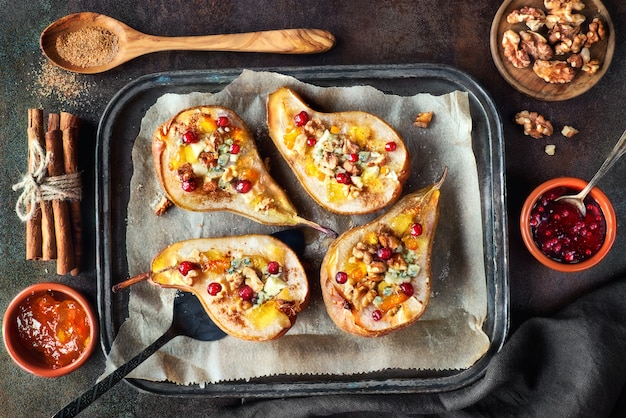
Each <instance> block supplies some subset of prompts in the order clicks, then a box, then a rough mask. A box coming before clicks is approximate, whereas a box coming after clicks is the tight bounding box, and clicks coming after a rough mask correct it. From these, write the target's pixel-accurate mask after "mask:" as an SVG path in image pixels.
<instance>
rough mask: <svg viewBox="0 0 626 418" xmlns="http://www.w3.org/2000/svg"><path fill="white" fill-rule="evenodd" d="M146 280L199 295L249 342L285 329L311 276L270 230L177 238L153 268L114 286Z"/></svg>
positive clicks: (217, 319) (225, 326)
mask: <svg viewBox="0 0 626 418" xmlns="http://www.w3.org/2000/svg"><path fill="white" fill-rule="evenodd" d="M145 279H148V281H149V282H150V283H152V284H154V285H158V286H162V287H165V288H176V289H179V290H182V291H185V292H191V293H193V294H195V295H196V296H197V297H198V299H199V300H200V302H201V303H202V306H203V307H204V309H205V310H206V312H207V313H208V314H209V317H210V318H211V320H213V322H214V323H215V324H216V325H217V326H218V327H220V328H221V329H222V330H223V331H224V332H226V333H227V334H229V335H231V336H233V337H237V338H241V339H244V340H249V341H268V340H273V339H276V338H278V337H280V336H282V335H283V334H285V333H286V332H287V331H288V330H289V329H290V328H291V326H292V325H293V324H294V323H295V321H296V316H297V314H298V313H299V312H300V311H301V310H302V309H304V307H306V305H307V304H308V300H309V285H308V281H307V276H306V273H305V271H304V268H303V267H302V264H300V261H299V259H298V257H297V255H296V254H295V253H294V252H293V251H292V250H291V249H290V248H289V247H288V246H287V245H286V244H284V243H283V242H282V241H280V240H279V239H277V238H274V237H271V236H269V235H244V236H237V237H225V238H197V239H191V240H186V241H180V242H177V243H175V244H172V245H170V246H169V247H167V248H166V249H164V250H163V251H161V252H160V253H159V254H158V255H157V256H156V257H155V258H154V260H153V261H152V266H151V271H150V272H149V273H146V274H142V275H139V276H136V277H134V278H131V279H129V280H128V281H126V282H123V283H121V284H120V285H117V286H116V287H115V288H114V291H117V290H119V289H121V288H124V287H127V286H129V285H131V284H133V283H136V282H138V281H141V280H145Z"/></svg>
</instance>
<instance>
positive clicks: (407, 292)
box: [400, 282, 414, 296]
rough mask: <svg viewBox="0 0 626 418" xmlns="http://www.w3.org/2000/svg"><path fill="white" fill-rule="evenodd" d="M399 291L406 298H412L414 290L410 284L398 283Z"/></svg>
mask: <svg viewBox="0 0 626 418" xmlns="http://www.w3.org/2000/svg"><path fill="white" fill-rule="evenodd" d="M400 290H402V293H404V294H405V295H407V296H413V293H414V290H413V285H412V284H411V283H408V282H407V283H400Z"/></svg>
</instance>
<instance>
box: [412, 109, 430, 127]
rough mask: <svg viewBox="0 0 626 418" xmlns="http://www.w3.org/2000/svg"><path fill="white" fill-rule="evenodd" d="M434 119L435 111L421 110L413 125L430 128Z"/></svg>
mask: <svg viewBox="0 0 626 418" xmlns="http://www.w3.org/2000/svg"><path fill="white" fill-rule="evenodd" d="M432 120H433V112H421V113H420V114H418V115H417V117H416V118H415V121H414V122H413V125H415V126H417V127H418V128H428V125H430V122H431V121H432Z"/></svg>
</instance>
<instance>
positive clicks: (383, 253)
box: [376, 247, 393, 261]
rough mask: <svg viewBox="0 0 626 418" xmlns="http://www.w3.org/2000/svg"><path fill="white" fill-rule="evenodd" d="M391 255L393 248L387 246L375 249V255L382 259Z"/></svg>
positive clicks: (385, 259)
mask: <svg viewBox="0 0 626 418" xmlns="http://www.w3.org/2000/svg"><path fill="white" fill-rule="evenodd" d="M392 255H393V250H392V249H391V248H389V247H382V248H379V249H377V250H376V257H378V258H380V259H381V260H383V261H387V260H389V259H390V258H391V256H392Z"/></svg>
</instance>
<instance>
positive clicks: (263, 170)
mask: <svg viewBox="0 0 626 418" xmlns="http://www.w3.org/2000/svg"><path fill="white" fill-rule="evenodd" d="M152 155H153V159H154V167H155V171H156V175H157V177H158V179H159V182H160V183H161V186H162V187H163V189H164V191H165V193H166V195H167V197H168V198H169V199H170V200H171V201H172V202H173V203H174V204H175V205H177V206H179V207H181V208H184V209H187V210H190V211H196V212H204V211H221V210H225V211H230V212H235V213H238V214H239V215H242V216H245V217H247V218H250V219H252V220H254V221H257V222H260V223H262V224H266V225H281V226H295V225H306V226H310V227H312V228H315V229H317V230H320V231H322V232H324V233H327V234H330V235H335V233H334V232H333V231H331V230H329V229H327V228H324V227H322V226H320V225H318V224H316V223H314V222H312V221H309V220H306V219H303V218H301V217H300V216H298V214H297V211H296V209H295V208H294V206H293V204H292V203H291V202H290V200H289V198H288V197H287V195H286V193H285V191H284V190H283V189H282V188H281V187H280V186H279V185H278V183H277V182H276V181H275V180H274V179H273V178H272V177H271V176H270V174H269V172H268V170H267V167H266V165H265V163H264V162H263V160H262V159H261V157H260V155H259V153H258V150H257V147H256V144H255V142H254V139H253V137H252V134H251V133H250V130H249V129H248V127H247V125H246V124H245V123H244V121H243V120H242V119H241V118H240V117H239V116H238V115H237V114H236V113H235V112H234V111H233V110H231V109H228V108H225V107H220V106H198V107H193V108H190V109H185V110H183V111H181V112H180V113H178V114H177V115H175V116H174V117H172V118H171V119H170V120H168V121H166V122H165V123H163V124H162V125H160V126H159V127H158V128H157V129H156V130H155V132H154V135H153V139H152Z"/></svg>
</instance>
